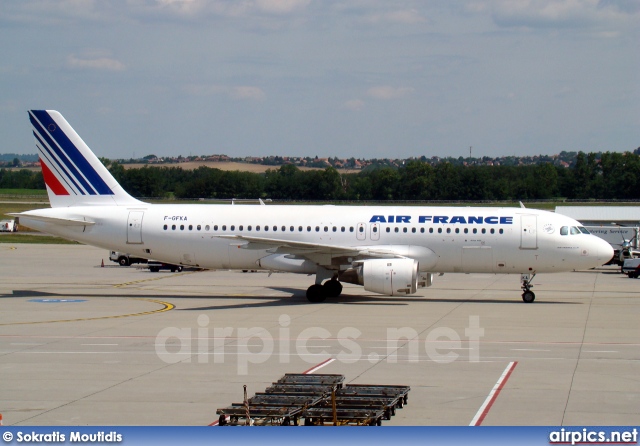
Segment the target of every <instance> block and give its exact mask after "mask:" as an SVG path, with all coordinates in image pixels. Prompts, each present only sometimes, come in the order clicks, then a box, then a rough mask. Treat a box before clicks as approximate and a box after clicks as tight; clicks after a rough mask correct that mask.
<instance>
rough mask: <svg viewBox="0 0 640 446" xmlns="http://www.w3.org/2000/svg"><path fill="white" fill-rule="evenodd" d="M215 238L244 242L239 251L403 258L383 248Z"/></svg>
mask: <svg viewBox="0 0 640 446" xmlns="http://www.w3.org/2000/svg"><path fill="white" fill-rule="evenodd" d="M217 237H219V238H225V239H230V240H238V241H242V242H246V243H244V244H241V245H239V246H238V247H239V248H241V249H265V250H267V251H268V252H270V253H273V254H294V255H299V256H302V257H312V256H314V255H329V256H331V257H354V258H369V257H382V258H404V257H405V256H403V255H401V254H399V253H398V252H397V251H396V250H394V249H392V248H390V247H389V248H387V249H385V246H376V247H370V246H341V245H328V244H322V243H308V242H296V241H292V240H282V239H275V238H268V237H252V236H245V235H220V236H217Z"/></svg>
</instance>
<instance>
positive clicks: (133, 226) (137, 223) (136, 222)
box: [127, 211, 144, 244]
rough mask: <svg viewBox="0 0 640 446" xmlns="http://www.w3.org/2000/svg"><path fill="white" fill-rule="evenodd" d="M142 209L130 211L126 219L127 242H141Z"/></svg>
mask: <svg viewBox="0 0 640 446" xmlns="http://www.w3.org/2000/svg"><path fill="white" fill-rule="evenodd" d="M143 217H144V211H130V212H129V218H128V219H127V243H130V244H142V218H143Z"/></svg>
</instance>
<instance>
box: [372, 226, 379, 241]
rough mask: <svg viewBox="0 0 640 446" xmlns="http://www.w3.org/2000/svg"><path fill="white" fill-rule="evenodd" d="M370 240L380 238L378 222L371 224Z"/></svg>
mask: <svg viewBox="0 0 640 446" xmlns="http://www.w3.org/2000/svg"><path fill="white" fill-rule="evenodd" d="M370 237H371V240H380V223H373V224H371V235H370Z"/></svg>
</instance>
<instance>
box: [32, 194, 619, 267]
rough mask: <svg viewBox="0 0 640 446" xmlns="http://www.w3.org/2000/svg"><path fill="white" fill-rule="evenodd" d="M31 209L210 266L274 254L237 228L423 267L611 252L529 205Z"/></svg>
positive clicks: (545, 263) (71, 234)
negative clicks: (373, 252) (363, 250)
mask: <svg viewBox="0 0 640 446" xmlns="http://www.w3.org/2000/svg"><path fill="white" fill-rule="evenodd" d="M33 212H37V214H38V215H47V216H50V217H54V218H67V219H69V218H71V219H84V220H86V221H89V222H93V223H94V224H92V225H87V226H82V225H74V226H65V225H57V224H55V223H50V222H44V221H41V220H31V219H29V217H28V215H26V214H28V213H24V214H22V215H21V217H20V220H21V223H22V224H24V225H26V226H29V227H32V228H34V229H38V230H41V231H44V232H48V233H52V234H55V235H59V236H62V237H65V238H70V239H73V240H77V241H80V242H82V243H86V244H89V245H94V246H98V247H102V248H105V249H110V250H117V251H120V252H127V253H129V254H132V255H136V256H141V257H145V258H153V259H157V260H162V261H164V262H168V263H175V264H182V265H193V266H198V267H203V268H232V269H255V268H257V267H258V266H259V261H260V259H263V258H266V257H267V256H271V255H273V252H274V251H273V250H272V249H271V250H270V247H269V246H264V248H263V249H260V247H259V246H258V247H256V245H255V243H254V244H253V246H252V247H251V249H243V248H247V242H246V241H244V240H242V239H234V238H232V237H230V236H234V235H236V236H246V237H254V238H268V239H278V240H286V241H292V242H303V243H309V244H316V245H323V246H341V247H376V248H377V249H379V248H385V249H388V250H389V252H390V253H393V254H395V255H400V256H406V257H410V258H413V259H415V260H417V261H418V262H419V269H420V271H424V272H468V273H471V272H478V273H505V274H508V273H511V274H514V273H515V274H518V273H529V272H538V273H540V272H560V271H571V270H576V269H585V268H592V267H596V266H599V265H601V264H603V263H605V262H606V261H608V260H609V258H605V257H607V256H609V257H610V254H611V247H610V246H609V245H608V244H607V243H606V242H604V241H602V240H601V239H599V238H597V237H595V236H592V235H590V234H585V233H578V234H575V233H574V234H571V232H572V231H571V230H570V229H569V231H565V232H568V233H567V235H561V228H563V227H568V228H572V227H573V228H576V227H579V226H580V224H579V223H578V222H576V221H575V220H573V219H571V218H568V217H565V216H562V215H557V214H554V213H551V212H546V211H539V210H534V209H525V208H482V207H475V208H472V207H419V206H416V207H406V206H403V207H394V206H295V205H286V206H284V205H267V206H260V205H233V206H232V205H198V204H193V205H176V204H166V205H164V204H145V203H141V204H140V205H138V206H77V207H58V208H52V209H44V210H38V211H33ZM573 232H575V231H573ZM222 236H224V237H222ZM348 260H349V259H340V260H339V262H340V263H345V262H348ZM266 269H282V270H287V268H286V267H283V268H274V267H268V268H266ZM294 272H303V271H299V270H294ZM306 272H308V273H310V272H311V271H306Z"/></svg>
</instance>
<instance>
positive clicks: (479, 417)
mask: <svg viewBox="0 0 640 446" xmlns="http://www.w3.org/2000/svg"><path fill="white" fill-rule="evenodd" d="M516 365H518V363H517V362H516V361H514V362H510V363H509V365H508V366H507V368H506V369H504V372H502V375H501V376H500V378H499V379H498V382H496V385H495V386H493V389H491V392H489V395H488V396H487V399H486V400H485V401H484V403H483V404H482V406H480V409H478V412H477V413H476V416H475V417H473V420H471V423H470V424H469V426H480V425H481V424H482V422H483V421H484V419H485V417H486V416H487V414H488V413H489V411H490V410H491V406H493V403H495V402H496V400H497V399H498V395H500V391H501V390H502V389H503V388H504V385H505V384H506V383H507V380H508V379H509V377H510V376H511V373H512V372H513V369H515V368H516Z"/></svg>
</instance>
